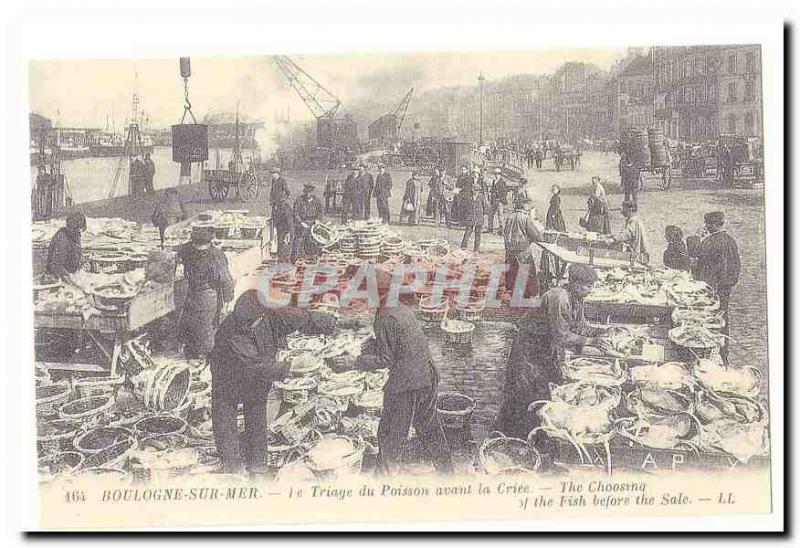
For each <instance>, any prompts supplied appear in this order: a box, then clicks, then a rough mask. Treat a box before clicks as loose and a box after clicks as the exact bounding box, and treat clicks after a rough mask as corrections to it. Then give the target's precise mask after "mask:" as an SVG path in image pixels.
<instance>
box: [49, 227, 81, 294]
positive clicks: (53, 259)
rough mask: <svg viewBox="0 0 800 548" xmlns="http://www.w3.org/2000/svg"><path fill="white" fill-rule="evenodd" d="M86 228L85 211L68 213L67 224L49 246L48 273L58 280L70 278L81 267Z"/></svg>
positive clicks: (58, 231) (56, 234)
mask: <svg viewBox="0 0 800 548" xmlns="http://www.w3.org/2000/svg"><path fill="white" fill-rule="evenodd" d="M84 230H86V217H85V216H84V215H83V213H80V212H73V213H70V214H69V215H67V222H66V226H65V227H62V228H59V229H58V230H57V231H56V233H55V234H54V235H53V237H52V238H51V240H50V244H49V245H48V246H47V266H46V270H47V273H48V274H49V275H50V276H52V277H53V278H56V279H58V280H65V279H68V278H69V276H70V275H71V274H75V273H76V272H77V271H78V269H79V268H80V267H81V255H82V253H83V247H82V245H81V232H83V231H84Z"/></svg>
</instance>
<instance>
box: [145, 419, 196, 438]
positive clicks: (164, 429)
mask: <svg viewBox="0 0 800 548" xmlns="http://www.w3.org/2000/svg"><path fill="white" fill-rule="evenodd" d="M187 426H188V425H187V423H186V421H185V420H183V419H182V418H180V417H174V416H172V415H151V416H149V417H145V418H143V419H141V420H139V421H138V422H137V423H136V425H135V426H134V433H135V434H136V436H137V437H138V438H140V439H144V438H148V437H150V436H153V435H158V434H182V433H183V432H185V431H186V428H187Z"/></svg>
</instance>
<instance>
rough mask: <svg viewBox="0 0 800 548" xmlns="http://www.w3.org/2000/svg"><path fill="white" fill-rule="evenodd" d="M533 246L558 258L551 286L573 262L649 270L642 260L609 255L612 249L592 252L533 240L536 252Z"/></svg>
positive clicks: (602, 266)
mask: <svg viewBox="0 0 800 548" xmlns="http://www.w3.org/2000/svg"><path fill="white" fill-rule="evenodd" d="M533 246H539V247H540V248H541V249H543V250H544V251H546V252H548V253H550V254H551V255H553V256H554V257H555V258H556V259H557V268H556V272H554V273H553V277H554V279H553V284H552V285H551V287H553V286H555V285H558V284H559V283H560V282H561V281H563V280H564V278H565V276H566V272H567V266H568V265H571V264H582V265H586V266H591V267H594V268H624V269H627V270H647V265H645V264H643V263H640V262H636V261H634V262H631V261H630V260H629V259H618V258H614V257H610V256H608V255H611V254H614V253H615V252H613V251H611V250H603V249H599V248H597V249H592V251H591V253H590V251H589V249H590V248H589V247H586V248H579V249H577V250H571V249H567V248H565V247H562V246H560V245H557V244H553V243H547V242H533V243H532V244H531V253H533V252H534V250H535V248H534V247H533ZM616 253H617V254H621V255H622V254H624V252H616Z"/></svg>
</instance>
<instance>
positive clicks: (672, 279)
mask: <svg viewBox="0 0 800 548" xmlns="http://www.w3.org/2000/svg"><path fill="white" fill-rule="evenodd" d="M586 299H587V300H589V301H601V302H618V303H636V304H644V305H654V306H669V307H675V308H688V309H693V310H698V309H701V310H716V309H718V308H719V301H718V300H717V298H716V295H715V294H714V292H713V290H712V289H711V287H710V286H709V285H708V284H706V283H705V282H701V281H698V280H695V279H693V278H692V275H691V274H690V273H688V272H685V271H683V270H675V269H655V270H648V271H643V272H635V271H630V270H625V269H622V268H614V269H608V270H603V271H599V272H598V280H597V282H595V284H594V286H593V287H592V291H591V293H590V294H589V295H588V296H587V297H586Z"/></svg>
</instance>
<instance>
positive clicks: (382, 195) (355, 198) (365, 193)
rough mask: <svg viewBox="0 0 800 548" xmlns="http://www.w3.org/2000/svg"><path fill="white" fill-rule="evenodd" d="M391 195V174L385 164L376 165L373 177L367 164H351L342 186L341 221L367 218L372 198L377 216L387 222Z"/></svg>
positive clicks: (370, 209)
mask: <svg viewBox="0 0 800 548" xmlns="http://www.w3.org/2000/svg"><path fill="white" fill-rule="evenodd" d="M391 195H392V176H391V175H390V174H389V172H388V171H387V170H386V166H384V165H383V164H380V165H379V166H378V176H377V177H373V176H372V174H371V173H370V172H368V171H367V166H365V165H364V164H359V165H357V166H353V168H352V172H351V173H350V174H349V175H348V176H347V179H345V181H344V185H343V186H342V223H346V222H347V221H349V220H350V219H355V220H359V219H369V218H370V214H371V211H372V198H373V196H374V198H375V205H376V206H377V208H378V216H379V217H380V218H381V220H382V221H383V222H384V223H387V224H388V223H389V219H390V216H389V197H390V196H391Z"/></svg>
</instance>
